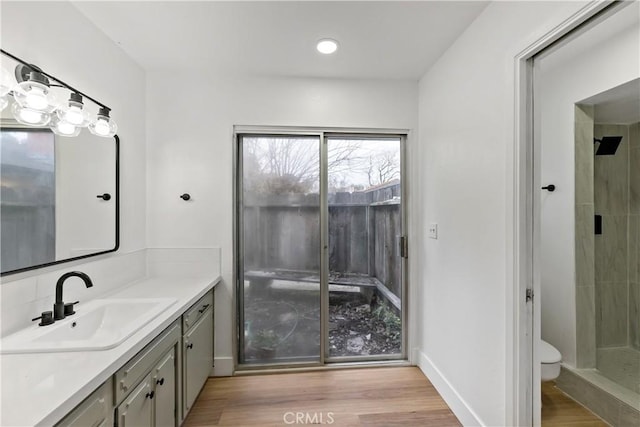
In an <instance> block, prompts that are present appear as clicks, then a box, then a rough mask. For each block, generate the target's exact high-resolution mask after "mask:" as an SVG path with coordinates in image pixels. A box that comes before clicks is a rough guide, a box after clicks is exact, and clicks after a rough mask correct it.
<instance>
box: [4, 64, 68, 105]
mask: <svg viewBox="0 0 640 427" xmlns="http://www.w3.org/2000/svg"><path fill="white" fill-rule="evenodd" d="M16 79H17V80H18V81H19V83H18V84H17V85H16V86H15V87H14V88H13V99H15V100H16V102H17V103H18V104H20V105H21V106H22V107H26V108H30V109H32V110H37V111H42V112H44V113H52V112H53V111H55V109H56V108H57V107H58V100H57V99H56V97H55V95H54V94H53V93H52V92H51V87H50V85H49V79H47V78H46V77H45V76H44V74H42V73H41V72H40V69H39V68H36V67H30V66H27V65H22V64H21V65H18V66H17V67H16Z"/></svg>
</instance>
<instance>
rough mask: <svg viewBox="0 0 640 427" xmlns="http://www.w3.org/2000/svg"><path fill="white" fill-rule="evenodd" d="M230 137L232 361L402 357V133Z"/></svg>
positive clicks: (316, 361)
mask: <svg viewBox="0 0 640 427" xmlns="http://www.w3.org/2000/svg"><path fill="white" fill-rule="evenodd" d="M237 143H238V146H237V151H238V156H237V161H238V162H237V176H236V183H237V193H236V197H237V203H236V211H237V216H236V219H237V221H236V222H237V227H236V233H237V253H236V265H237V271H236V275H237V279H238V281H237V297H238V298H237V302H238V326H239V327H238V350H239V351H238V360H239V363H240V365H241V366H247V367H248V366H263V365H285V366H291V365H296V364H312V365H319V364H323V363H327V362H337V361H341V362H343V361H357V360H369V359H376V360H381V359H394V358H402V357H403V356H404V352H403V335H404V334H403V326H404V325H403V321H402V319H403V313H402V299H403V295H404V285H403V283H404V281H403V265H404V262H403V261H404V259H403V257H402V256H403V255H405V254H404V253H403V252H402V251H403V237H402V226H403V219H402V218H403V209H402V206H403V205H402V202H403V198H402V186H401V177H402V170H401V163H402V162H401V160H402V137H400V136H385V135H381V136H364V135H354V134H346V135H337V134H329V133H324V132H318V133H317V134H312V133H309V134H302V135H300V134H299V135H296V134H281V135H269V134H266V133H255V132H251V133H242V134H239V135H238V138H237Z"/></svg>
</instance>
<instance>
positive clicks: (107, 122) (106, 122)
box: [89, 114, 118, 137]
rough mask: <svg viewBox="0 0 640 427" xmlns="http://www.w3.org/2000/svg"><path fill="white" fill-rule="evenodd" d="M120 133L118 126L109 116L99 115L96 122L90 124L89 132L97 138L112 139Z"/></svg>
mask: <svg viewBox="0 0 640 427" xmlns="http://www.w3.org/2000/svg"><path fill="white" fill-rule="evenodd" d="M117 131H118V125H117V124H116V122H114V121H113V119H112V118H111V117H109V116H104V115H101V114H98V116H97V117H96V119H95V120H93V121H92V122H91V123H89V132H91V133H92V134H94V135H96V136H103V137H111V136H114V135H115V134H116V132H117Z"/></svg>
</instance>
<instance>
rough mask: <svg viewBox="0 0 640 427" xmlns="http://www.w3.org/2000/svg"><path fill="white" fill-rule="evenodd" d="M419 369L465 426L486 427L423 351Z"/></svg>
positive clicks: (419, 358) (420, 354) (418, 360)
mask: <svg viewBox="0 0 640 427" xmlns="http://www.w3.org/2000/svg"><path fill="white" fill-rule="evenodd" d="M417 362H418V367H419V368H420V370H421V371H422V372H423V373H424V374H425V375H426V376H427V378H429V381H431V383H432V384H433V386H434V387H435V388H436V390H438V393H440V396H442V398H443V399H444V401H445V402H447V405H449V408H451V410H452V411H453V413H454V414H455V415H456V417H458V420H460V422H461V423H462V425H463V426H485V425H486V424H485V423H483V422H482V420H481V419H480V417H478V415H477V414H476V413H475V412H473V410H472V409H471V408H470V407H469V405H467V402H465V401H464V399H463V398H462V397H461V396H460V394H458V392H457V391H456V389H455V388H453V386H452V385H451V384H450V383H449V381H447V379H446V378H445V377H444V376H443V375H442V373H441V372H440V370H439V369H438V368H437V367H436V366H435V365H434V364H433V363H432V362H431V359H429V358H428V357H427V355H426V354H424V353H423V352H421V351H418V359H417Z"/></svg>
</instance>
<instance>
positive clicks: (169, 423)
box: [153, 348, 176, 427]
mask: <svg viewBox="0 0 640 427" xmlns="http://www.w3.org/2000/svg"><path fill="white" fill-rule="evenodd" d="M153 382H154V384H155V397H154V400H155V425H156V427H175V425H176V357H175V349H174V348H172V349H171V351H170V352H169V353H168V354H167V355H166V356H164V357H163V358H162V360H160V363H158V364H157V365H156V367H155V368H154V370H153Z"/></svg>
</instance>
